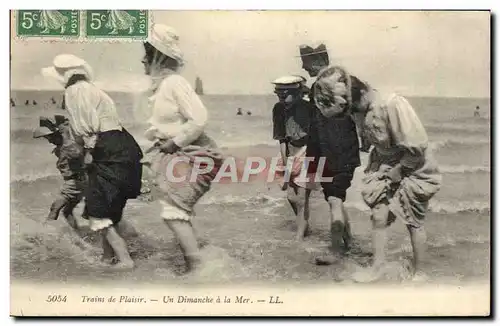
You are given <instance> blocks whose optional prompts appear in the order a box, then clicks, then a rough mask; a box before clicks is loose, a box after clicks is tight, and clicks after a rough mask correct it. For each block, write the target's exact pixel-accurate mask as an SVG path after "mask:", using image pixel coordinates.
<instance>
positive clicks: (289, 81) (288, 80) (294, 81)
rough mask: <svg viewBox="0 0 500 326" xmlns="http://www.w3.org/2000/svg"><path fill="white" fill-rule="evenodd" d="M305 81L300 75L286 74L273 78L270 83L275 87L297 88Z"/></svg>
mask: <svg viewBox="0 0 500 326" xmlns="http://www.w3.org/2000/svg"><path fill="white" fill-rule="evenodd" d="M305 81H306V79H305V78H304V77H302V76H296V75H287V76H282V77H279V78H277V79H275V80H274V81H273V82H272V83H273V84H274V85H276V88H299V87H300V86H301V85H302V84H303V83H305Z"/></svg>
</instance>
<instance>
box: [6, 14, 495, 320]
mask: <svg viewBox="0 0 500 326" xmlns="http://www.w3.org/2000/svg"><path fill="white" fill-rule="evenodd" d="M490 19H491V13H490V12H489V11H173V10H170V11H161V10H137V9H135V10H128V9H123V10H13V11H11V44H10V50H11V53H10V54H11V55H10V66H11V71H10V73H11V84H10V126H11V129H10V147H11V152H10V165H11V175H10V191H11V198H10V204H11V205H10V253H11V255H10V275H11V308H10V311H11V315H13V316H18V317H20V316H165V317H169V316H489V315H490V313H491V311H490V303H491V302H490V300H491V299H490V286H491V284H490V277H491V275H490V267H491V261H490V257H491V255H490V254H491V219H490V213H491V209H490V205H491V202H490V198H491V193H490V189H491V187H490V182H491V179H490V173H491V171H490V167H491V163H490V162H491V151H490V149H491V130H490V127H491V120H490V118H491V99H490V92H491V91H490V87H491V82H490V70H491V64H490V62H491V58H490V33H491V31H490Z"/></svg>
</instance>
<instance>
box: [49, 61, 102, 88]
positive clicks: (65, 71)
mask: <svg viewBox="0 0 500 326" xmlns="http://www.w3.org/2000/svg"><path fill="white" fill-rule="evenodd" d="M76 74H82V75H85V76H87V78H88V79H89V80H92V79H93V71H92V68H91V67H90V65H89V64H88V63H87V62H86V61H85V60H83V59H82V58H79V57H77V56H75V55H73V54H59V55H58V56H56V57H55V58H54V60H53V62H52V66H50V67H45V68H43V69H42V75H43V76H45V77H50V78H55V79H56V80H58V81H59V82H60V83H62V84H66V83H67V82H68V80H69V79H70V78H71V76H73V75H76Z"/></svg>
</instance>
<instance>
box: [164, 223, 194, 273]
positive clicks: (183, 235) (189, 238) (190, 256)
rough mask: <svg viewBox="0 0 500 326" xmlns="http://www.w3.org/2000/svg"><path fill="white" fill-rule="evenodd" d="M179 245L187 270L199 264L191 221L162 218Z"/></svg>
mask: <svg viewBox="0 0 500 326" xmlns="http://www.w3.org/2000/svg"><path fill="white" fill-rule="evenodd" d="M164 221H165V223H166V224H167V226H168V227H169V228H170V230H172V232H173V233H174V234H175V236H176V238H177V240H179V243H180V245H181V249H182V252H183V253H184V259H185V260H186V267H187V269H188V271H192V270H195V269H197V268H198V267H199V266H200V265H201V253H200V248H199V246H198V241H197V240H196V236H195V233H194V229H193V226H192V225H191V222H189V221H185V220H180V219H179V220H168V219H166V220H164Z"/></svg>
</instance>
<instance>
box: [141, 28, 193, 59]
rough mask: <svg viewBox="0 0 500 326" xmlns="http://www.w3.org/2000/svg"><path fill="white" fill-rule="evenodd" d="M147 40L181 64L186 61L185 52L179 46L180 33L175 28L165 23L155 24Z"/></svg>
mask: <svg viewBox="0 0 500 326" xmlns="http://www.w3.org/2000/svg"><path fill="white" fill-rule="evenodd" d="M147 41H148V42H149V44H151V45H152V46H153V47H154V48H155V49H157V50H158V51H160V52H161V53H163V54H164V55H166V56H169V57H171V58H172V59H175V60H176V61H177V62H178V63H179V64H182V63H184V54H183V53H182V51H181V49H180V47H179V35H178V34H177V31H176V30H175V29H174V28H172V27H170V26H167V25H163V24H153V26H152V28H151V32H150V33H149V37H148V39H147Z"/></svg>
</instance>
